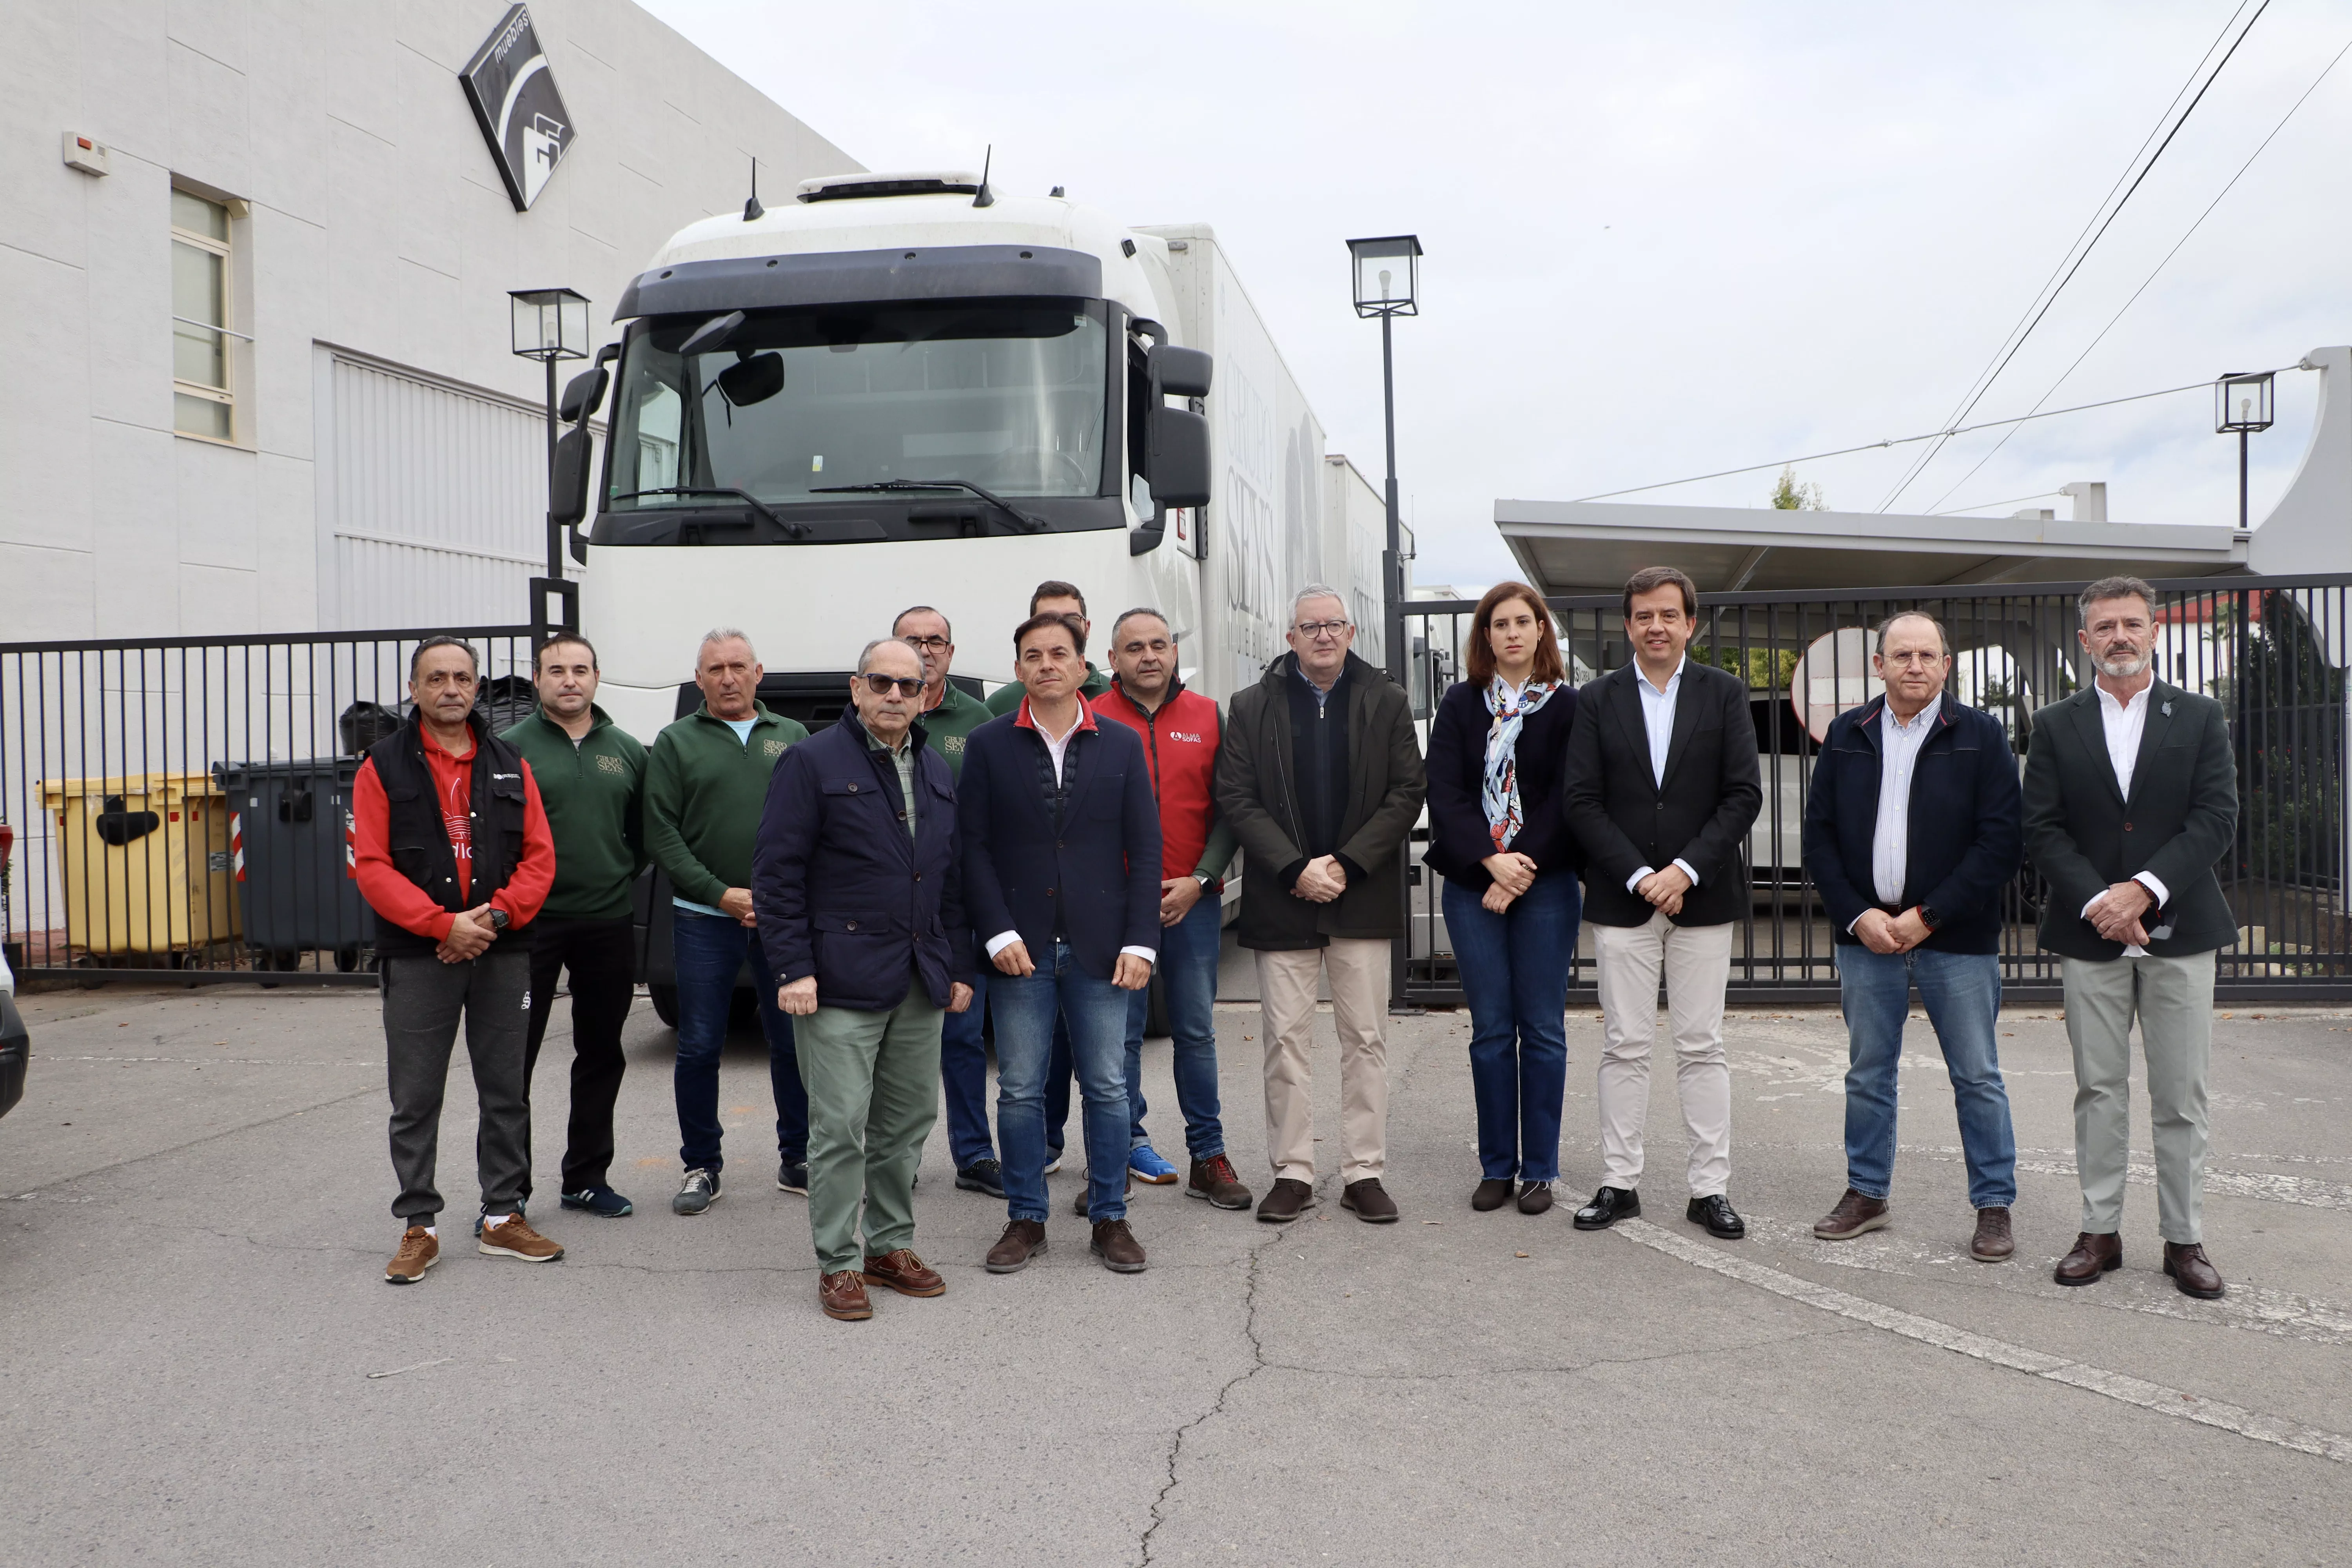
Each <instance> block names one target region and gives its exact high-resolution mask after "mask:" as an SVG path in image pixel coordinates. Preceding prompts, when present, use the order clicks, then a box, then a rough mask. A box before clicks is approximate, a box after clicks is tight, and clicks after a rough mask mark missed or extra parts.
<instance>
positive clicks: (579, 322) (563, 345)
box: [507, 289, 588, 605]
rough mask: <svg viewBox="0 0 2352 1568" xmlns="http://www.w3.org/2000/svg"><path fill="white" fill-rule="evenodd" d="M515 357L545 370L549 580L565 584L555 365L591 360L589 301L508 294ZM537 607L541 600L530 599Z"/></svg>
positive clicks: (573, 293) (554, 294) (571, 294)
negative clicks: (557, 500)
mask: <svg viewBox="0 0 2352 1568" xmlns="http://www.w3.org/2000/svg"><path fill="white" fill-rule="evenodd" d="M507 298H508V299H509V300H511V301H512V303H513V310H514V352H515V356H516V357H517V358H518V359H535V360H537V361H539V362H540V363H541V364H543V365H545V366H546V367H547V497H548V512H547V575H548V577H549V579H550V580H551V581H553V582H557V583H561V582H562V581H563V537H562V533H563V531H562V529H559V528H558V527H556V526H555V437H556V424H555V364H556V362H557V361H558V360H567V359H586V358H587V357H588V297H587V296H586V295H585V294H582V293H580V292H578V291H577V290H575V289H509V290H508V291H507ZM531 597H532V602H533V604H534V605H536V604H537V602H538V598H539V595H538V594H537V593H536V592H534V593H533V595H532V596H531Z"/></svg>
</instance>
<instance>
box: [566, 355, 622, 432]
mask: <svg viewBox="0 0 2352 1568" xmlns="http://www.w3.org/2000/svg"><path fill="white" fill-rule="evenodd" d="M611 384H613V373H612V372H611V371H609V370H606V369H605V368H604V366H603V365H601V364H600V365H598V366H597V367H596V368H595V369H594V370H583V371H582V372H581V373H580V374H578V375H575V376H573V377H572V379H571V380H570V381H568V382H566V383H564V384H563V396H562V398H561V399H560V400H558V402H557V403H556V405H555V413H556V416H557V417H558V418H560V419H562V421H563V422H564V423H565V424H566V425H577V424H579V423H580V421H582V420H583V419H585V418H587V417H588V416H590V415H592V414H593V413H595V412H596V410H597V409H599V408H601V407H603V406H604V389H605V388H606V387H607V386H610V385H611Z"/></svg>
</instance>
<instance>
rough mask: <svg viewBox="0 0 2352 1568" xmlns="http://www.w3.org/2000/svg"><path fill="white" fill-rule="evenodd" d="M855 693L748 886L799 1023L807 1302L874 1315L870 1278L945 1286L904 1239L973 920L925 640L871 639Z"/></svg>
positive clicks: (760, 853)
mask: <svg viewBox="0 0 2352 1568" xmlns="http://www.w3.org/2000/svg"><path fill="white" fill-rule="evenodd" d="M849 699H850V703H851V710H850V711H849V712H847V713H845V714H843V715H842V716H841V721H840V722H839V723H837V724H835V725H834V726H833V727H832V728H831V729H829V730H826V731H824V732H823V733H822V734H820V735H818V736H817V737H816V738H815V739H814V740H811V741H806V742H802V743H801V744H800V745H797V746H794V747H793V748H792V749H791V750H789V751H787V752H785V753H784V754H783V756H782V757H781V758H779V759H778V760H777V763H776V770H775V772H774V773H772V774H770V775H769V779H768V799H767V805H766V807H765V809H764V810H763V811H762V812H761V819H760V837H759V839H758V841H757V842H756V843H755V844H754V845H753V847H752V851H751V900H752V907H753V909H754V910H756V911H757V912H758V914H759V917H760V924H759V933H760V943H761V947H762V948H763V949H765V951H766V954H767V959H768V964H769V967H770V968H772V970H773V971H774V972H775V975H776V985H777V991H776V1005H777V1006H779V1007H780V1008H782V1010H783V1011H784V1012H786V1013H788V1014H791V1015H793V1016H794V1017H797V1018H798V1019H800V1021H801V1022H800V1033H799V1047H800V1068H801V1076H802V1078H803V1079H804V1080H805V1081H806V1084H807V1088H808V1101H809V1152H808V1165H809V1235H810V1237H811V1238H812V1239H813V1240H814V1242H815V1244H816V1256H817V1265H818V1268H819V1269H820V1270H821V1273H820V1274H819V1276H818V1279H817V1304H818V1305H819V1306H820V1307H822V1308H823V1309H824V1312H825V1315H826V1316H827V1317H832V1318H840V1319H844V1320H850V1321H855V1320H858V1319H864V1318H870V1317H872V1316H873V1315H874V1309H873V1305H872V1303H871V1302H870V1301H868V1300H867V1299H866V1286H867V1285H869V1284H872V1285H883V1286H887V1287H888V1288H889V1289H893V1290H896V1291H898V1293H899V1294H900V1295H902V1296H937V1295H939V1294H940V1293H941V1292H943V1291H944V1290H946V1289H947V1282H946V1281H945V1280H943V1279H940V1276H939V1275H938V1273H936V1272H935V1271H934V1270H932V1269H930V1268H926V1267H925V1266H924V1264H923V1260H922V1259H921V1258H918V1257H916V1256H915V1254H914V1251H913V1243H914V1239H915V1167H916V1166H917V1165H918V1164H919V1163H921V1160H922V1154H923V1140H924V1139H925V1138H928V1137H929V1136H930V1131H931V1124H932V1122H933V1121H936V1120H937V1119H938V1116H939V1090H938V1089H937V1088H936V1087H935V1086H936V1085H937V1084H938V1082H939V1077H940V1026H941V1024H942V1022H943V1021H944V1019H945V1016H946V1014H948V1013H961V1012H962V1011H963V1010H964V1009H965V1008H966V1007H969V1006H970V1005H971V932H970V931H968V930H967V929H966V928H965V924H964V916H963V896H962V892H961V888H962V878H961V868H960V867H959V866H958V863H957V851H958V848H959V847H960V846H959V843H958V835H957V831H956V816H955V783H954V780H953V778H952V776H951V775H950V773H949V770H948V764H947V763H945V762H944V761H942V760H941V759H940V756H939V754H938V753H937V752H933V751H931V750H930V748H929V746H927V745H926V744H924V735H923V731H922V726H921V725H920V724H919V723H918V722H916V720H915V715H916V713H917V712H918V711H919V710H920V708H921V705H922V700H923V661H922V658H921V656H920V655H919V654H918V653H917V652H916V651H915V650H914V648H913V647H909V646H908V644H906V643H903V642H898V641H897V640H895V639H891V638H883V639H880V640H877V641H875V642H871V643H868V644H867V645H866V651H865V652H864V653H862V654H860V655H859V656H858V660H857V673H856V675H854V676H852V677H850V685H849ZM861 1205H863V1207H864V1209H865V1219H866V1244H865V1247H864V1248H863V1249H862V1251H861V1249H860V1247H859V1246H858V1242H857V1226H858V1210H859V1208H860V1206H861ZM861 1259H862V1262H861Z"/></svg>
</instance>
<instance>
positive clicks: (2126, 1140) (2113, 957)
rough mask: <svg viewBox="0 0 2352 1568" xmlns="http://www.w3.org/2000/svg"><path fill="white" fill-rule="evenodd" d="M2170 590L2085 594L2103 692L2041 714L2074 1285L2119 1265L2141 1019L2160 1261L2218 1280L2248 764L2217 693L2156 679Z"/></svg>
mask: <svg viewBox="0 0 2352 1568" xmlns="http://www.w3.org/2000/svg"><path fill="white" fill-rule="evenodd" d="M2155 604H2156V595H2154V593H2153V592H2151V591H2150V589H2149V588H2148V585H2147V584H2145V583H2143V582H2141V581H2140V580H2139V579H2137V577H2105V578H2102V579H2100V580H2099V581H2098V582H2096V583H2094V584H2091V585H2090V586H2089V587H2087V588H2085V589H2084V590H2083V595H2082V600H2081V608H2082V614H2083V629H2082V630H2081V631H2080V632H2079V633H2078V634H2076V635H2077V636H2079V637H2081V639H2082V644H2083V649H2084V653H2085V654H2086V655H2087V656H2088V657H2089V658H2090V660H2091V662H2092V664H2093V665H2094V666H2095V667H2096V668H2097V670H2098V679H2097V680H2096V681H2095V682H2094V683H2093V684H2092V685H2091V686H2090V687H2089V688H2087V689H2084V690H2082V691H2078V692H2076V693H2075V694H2074V696H2072V697H2069V698H2066V699H2065V700H2063V701H2059V702H2053V703H2052V704H2050V705H2049V706H2048V707H2046V708H2044V709H2042V710H2041V711H2040V712H2038V713H2036V714H2035V715H2034V716H2033V743H2032V749H2031V750H2030V751H2029V752H2027V754H2026V758H2027V760H2026V765H2025V844H2026V848H2027V849H2028V850H2029V851H2030V852H2031V853H2032V856H2033V864H2034V867H2035V868H2036V869H2037V870H2039V871H2040V872H2041V873H2042V879H2043V880H2044V881H2046V882H2047V883H2048V884H2049V887H2050V891H2049V897H2048V900H2047V901H2046V902H2045V903H2044V904H2043V905H2042V946H2043V947H2046V948H2048V949H2050V950H2051V951H2052V952H2056V953H2058V954H2060V955H2062V957H2063V961H2064V973H2065V984H2066V1036H2067V1038H2068V1039H2069V1040H2071V1041H2072V1042H2073V1043H2074V1164H2075V1168H2076V1170H2077V1171H2078V1172H2080V1173H2081V1178H2082V1184H2083V1234H2082V1235H2081V1236H2080V1237H2077V1238H2076V1239H2075V1242H2074V1250H2073V1251H2072V1252H2069V1253H2068V1254H2067V1255H2066V1256H2065V1257H2064V1258H2063V1259H2061V1260H2060V1261H2059V1264H2058V1269H2057V1275H2056V1278H2057V1280H2058V1283H2060V1284H2061V1285H2088V1284H2091V1283H2092V1282H2093V1281H2095V1280H2096V1279H2098V1277H2099V1276H2100V1275H2101V1274H2102V1273H2104V1272H2105V1271H2106V1270H2108V1269H2110V1268H2120V1267H2122V1265H2123V1238H2122V1236H2121V1234H2120V1232H2121V1226H2122V1221H2123V1212H2124V1176H2125V1171H2126V1164H2127V1163H2128V1161H2129V1157H2130V1137H2131V1098H2130V1092H2131V1026H2132V1019H2133V1016H2135V1014H2136V1015H2137V1016H2138V1019H2139V1027H2140V1039H2141V1046H2142V1049H2143V1050H2144V1051H2145V1052H2146V1053H2147V1099H2148V1119H2149V1122H2150V1124H2151V1130H2152V1131H2153V1134H2154V1139H2155V1144H2156V1211H2157V1230H2158V1234H2160V1235H2161V1236H2162V1237H2164V1271H2165V1273H2167V1274H2168V1275H2170V1276H2171V1277H2172V1279H2173V1280H2174V1282H2175V1283H2176V1284H2177V1285H2178V1286H2179V1289H2181V1291H2182V1292H2183V1293H2184V1294H2187V1295H2190V1296H2196V1297H2200V1298H2204V1299H2208V1300H2210V1299H2211V1298H2214V1297H2217V1296H2220V1295H2221V1292H2222V1289H2223V1287H2222V1283H2221V1272H2220V1271H2219V1270H2218V1269H2216V1268H2214V1267H2213V1264H2212V1261H2211V1260H2210V1258H2207V1257H2206V1256H2205V1247H2204V1245H2203V1239H2204V1238H2203V1215H2202V1212H2201V1211H2202V1198H2203V1191H2204V1182H2205V1137H2206V1121H2205V1078H2206V1069H2207V1067H2208V1065H2209V1063H2210V1058H2211V1056H2212V1049H2213V968H2214V963H2213V955H2214V953H2215V952H2216V951H2217V950H2219V949H2220V948H2221V946H2222V945H2223V944H2224V943H2227V942H2233V941H2235V940H2236V938H2237V921H2236V919H2235V917H2234V916H2232V915H2231V912H2230V906H2229V904H2228V903H2227V902H2226V901H2225V900H2223V899H2222V897H2221V883H2220V881H2219V880H2218V879H2215V877H2214V875H2213V863H2214V862H2215V861H2216V860H2218V859H2220V858H2221V856H2222V855H2223V853H2225V852H2226V851H2227V850H2228V849H2229V847H2231V844H2232V843H2233V842H2234V841H2235V839H2236V835H2237V826H2238V775H2237V764H2236V760H2235V757H2234V754H2233V752H2232V751H2231V744H2230V727H2229V724H2228V722H2227V721H2225V720H2224V719H2223V717H2222V713H2221V704H2220V703H2218V702H2215V701H2214V700H2212V699H2210V698H2209V697H2200V696H2198V695H2196V694H2195V693H2193V692H2189V691H2183V690H2182V689H2179V687H2177V686H2170V685H2168V684H2166V683H2165V682H2163V681H2161V680H2158V679H2156V674H2155V671H2154V669H2153V668H2151V660H2152V658H2153V656H2154V652H2155V647H2156V626H2155V620H2156V616H2155V609H2154V605H2155Z"/></svg>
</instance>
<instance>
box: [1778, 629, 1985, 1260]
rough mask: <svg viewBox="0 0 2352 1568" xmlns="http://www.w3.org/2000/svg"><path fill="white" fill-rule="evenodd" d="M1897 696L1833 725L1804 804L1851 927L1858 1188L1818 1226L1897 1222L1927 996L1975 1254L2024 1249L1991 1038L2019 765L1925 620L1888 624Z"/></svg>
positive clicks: (1822, 876) (1808, 833)
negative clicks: (1892, 1196) (1906, 1115)
mask: <svg viewBox="0 0 2352 1568" xmlns="http://www.w3.org/2000/svg"><path fill="white" fill-rule="evenodd" d="M1871 664H1872V665H1873V667H1874V668H1875V669H1876V670H1877V671H1878V678H1879V679H1881V680H1883V681H1885V684H1886V690H1885V694H1884V695H1883V696H1882V697H1880V698H1878V699H1877V700H1874V701H1870V702H1865V703H1864V704H1863V705H1862V706H1861V707H1860V708H1856V709H1853V710H1848V711H1847V712H1844V713H1841V714H1839V715H1838V716H1837V718H1836V719H1834V720H1833V721H1831V724H1830V729H1829V734H1828V736H1827V738H1826V739H1824V740H1823V741H1822V748H1821V752H1820V754H1819V755H1818V757H1817V758H1816V759H1815V761H1814V763H1813V787H1812V792H1811V795H1810V796H1809V797H1808V798H1807V799H1806V802H1805V868H1806V869H1807V870H1808V871H1810V872H1811V873H1812V879H1813V885H1814V886H1815V887H1816V888H1818V889H1820V890H1821V895H1822V903H1824V904H1826V905H1827V906H1828V907H1829V911H1830V919H1831V921H1832V922H1834V923H1835V925H1836V926H1837V928H1838V935H1837V966H1838V985H1839V990H1840V994H1841V995H1842V996H1843V1000H1844V1006H1845V1018H1846V1032H1847V1041H1848V1044H1847V1051H1848V1058H1847V1059H1848V1066H1847V1068H1846V1075H1845V1160H1846V1190H1845V1195H1844V1196H1843V1198H1841V1199H1839V1200H1838V1205H1837V1206H1836V1207H1835V1208H1834V1209H1832V1211H1831V1212H1830V1213H1829V1214H1827V1215H1823V1216H1822V1219H1821V1220H1820V1221H1819V1222H1818V1223H1817V1224H1815V1225H1814V1226H1813V1234H1814V1235H1815V1236H1818V1237H1822V1239H1823V1240H1825V1241H1844V1240H1848V1239H1851V1238H1852V1237H1857V1236H1860V1235H1862V1234H1863V1233H1864V1231H1870V1230H1876V1229H1877V1228H1878V1227H1879V1226H1883V1225H1885V1224H1886V1223H1887V1218H1888V1214H1887V1207H1886V1197H1887V1193H1888V1191H1889V1189H1890V1186H1891V1184H1892V1182H1893V1178H1894V1173H1895V1071H1896V1068H1897V1066H1898V1064H1899V1063H1900V1062H1901V1060H1902V1056H1903V1022H1904V1019H1905V1018H1906V1017H1907V1016H1909V1014H1910V998H1911V988H1912V986H1913V985H1915V984H1916V986H1917V987H1918V989H1919V997H1920V1000H1921V1001H1923V1002H1925V1003H1926V1004H1927V1018H1928V1021H1929V1022H1930V1023H1932V1024H1933V1025H1934V1026H1935V1028H1936V1040H1937V1044H1938V1045H1940V1046H1941V1047H1943V1051H1944V1066H1945V1068H1946V1069H1947V1070H1948V1072H1949V1073H1950V1075H1951V1079H1952V1098H1953V1100H1954V1101H1955V1103H1956V1105H1957V1107H1958V1110H1959V1118H1960V1146H1961V1149H1962V1151H1963V1152H1964V1153H1965V1154H1966V1156H1967V1159H1968V1168H1969V1204H1970V1205H1971V1206H1973V1207H1974V1208H1975V1209H1976V1211H1977V1226H1976V1236H1975V1238H1974V1239H1973V1241H1972V1242H1971V1243H1970V1244H1969V1256H1971V1257H1973V1258H1977V1259H1978V1260H1979V1261H1980V1262H1985V1263H1998V1262H2000V1261H2001V1260H2002V1259H2003V1258H2008V1257H2009V1256H2010V1254H2011V1250H2012V1249H2013V1243H2012V1242H2011V1237H2010V1223H2009V1210H2010V1205H2011V1204H2012V1203H2013V1202H2015V1201H2016V1197H2017V1138H2016V1134H2015V1132H2014V1131H2012V1130H2011V1125H2010V1118H2009V1090H2008V1089H2007V1088H2006V1087H2004V1086H2003V1084H2002V1083H2001V1078H2000V1057H1999V1054H1998V1053H1997V1051H1996V1050H1995V1048H1994V1043H1993V1037H1994V1035H1995V1033H1996V1032H1997V1031H1996V1025H1997V1022H1998V1020H1999V1018H2000V937H2001V923H2002V919H2003V915H2002V910H2001V891H2002V889H2005V888H2007V887H2008V886H2009V883H2010V879H2011V878H2013V877H2015V876H2016V875H2017V868H2018V867H2019V865H2020V864H2021V863H2022V861H2023V859H2024V853H2025V852H2024V843H2025V826H2024V811H2023V805H2022V801H2021V795H2020V793H2019V789H2018V782H2017V759H2016V757H2015V756H2014V755H2013V754H2012V753H2011V751H2010V748H2009V736H2008V733H2007V732H2006V731H2003V730H2002V728H2001V726H2000V721H1999V720H1997V719H1995V718H1993V717H1992V715H1990V713H1984V712H1979V710H1976V709H1973V708H1964V707H1962V706H1961V705H1960V704H1959V703H1958V702H1955V701H1953V700H1951V699H1950V698H1948V697H1947V696H1945V695H1944V682H1945V680H1946V679H1947V678H1948V676H1949V675H1950V674H1951V670H1952V650H1951V643H1950V641H1949V639H1948V638H1947V637H1946V636H1945V635H1944V626H1943V623H1942V622H1940V621H1938V620H1937V619H1936V617H1935V616H1930V615H1927V614H1926V613H1925V612H1923V611H1918V610H1906V611H1904V612H1902V613H1901V614H1899V615H1895V616H1888V617H1887V618H1886V619H1885V621H1883V622H1881V623H1880V624H1879V627H1878V651H1877V652H1876V653H1875V654H1874V655H1873V656H1872V658H1871Z"/></svg>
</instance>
